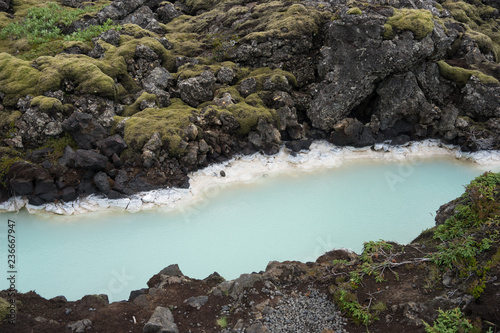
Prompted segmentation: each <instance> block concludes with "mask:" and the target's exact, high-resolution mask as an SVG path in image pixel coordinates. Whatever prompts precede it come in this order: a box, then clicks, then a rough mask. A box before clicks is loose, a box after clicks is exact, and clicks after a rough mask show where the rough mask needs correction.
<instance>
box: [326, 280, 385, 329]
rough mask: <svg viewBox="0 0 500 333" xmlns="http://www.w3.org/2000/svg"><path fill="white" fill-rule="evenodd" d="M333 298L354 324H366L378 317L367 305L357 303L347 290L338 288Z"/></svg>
mask: <svg viewBox="0 0 500 333" xmlns="http://www.w3.org/2000/svg"><path fill="white" fill-rule="evenodd" d="M334 298H335V301H336V302H337V304H338V306H339V307H340V309H341V310H342V311H345V312H346V313H347V315H348V316H349V317H351V318H352V320H353V321H354V322H355V323H356V324H358V325H359V324H363V325H365V326H368V325H369V324H371V323H373V322H374V321H375V320H378V317H376V316H375V314H373V313H371V312H370V310H369V308H368V307H365V306H362V305H361V304H359V302H358V301H357V299H356V296H355V295H354V294H352V293H350V292H349V291H346V290H344V289H338V290H337V291H336V292H335V293H334ZM377 307H378V308H379V309H381V308H383V307H382V306H380V305H378V306H377Z"/></svg>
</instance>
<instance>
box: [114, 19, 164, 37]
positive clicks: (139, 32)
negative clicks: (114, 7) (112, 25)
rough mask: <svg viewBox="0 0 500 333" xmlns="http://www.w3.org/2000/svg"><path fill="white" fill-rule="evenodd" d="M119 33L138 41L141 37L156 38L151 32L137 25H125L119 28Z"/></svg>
mask: <svg viewBox="0 0 500 333" xmlns="http://www.w3.org/2000/svg"><path fill="white" fill-rule="evenodd" d="M121 27H122V30H121V33H122V34H125V35H129V36H132V37H134V38H135V39H140V38H143V37H157V36H158V35H157V34H155V33H154V32H152V31H149V30H146V29H143V28H141V27H140V26H138V25H137V24H132V23H127V24H124V25H122V26H121Z"/></svg>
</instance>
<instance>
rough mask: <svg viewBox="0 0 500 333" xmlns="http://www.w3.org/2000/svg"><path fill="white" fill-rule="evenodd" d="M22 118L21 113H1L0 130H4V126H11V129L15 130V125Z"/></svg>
mask: <svg viewBox="0 0 500 333" xmlns="http://www.w3.org/2000/svg"><path fill="white" fill-rule="evenodd" d="M21 116H22V113H21V111H12V112H7V111H4V112H1V113H0V128H2V127H4V126H9V127H10V128H14V123H15V122H16V120H17V119H19V118H20V117H21Z"/></svg>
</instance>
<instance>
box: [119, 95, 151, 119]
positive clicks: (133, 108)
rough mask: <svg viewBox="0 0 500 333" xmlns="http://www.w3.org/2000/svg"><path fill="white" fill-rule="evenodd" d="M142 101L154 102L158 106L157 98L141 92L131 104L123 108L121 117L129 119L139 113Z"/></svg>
mask: <svg viewBox="0 0 500 333" xmlns="http://www.w3.org/2000/svg"><path fill="white" fill-rule="evenodd" d="M143 101H148V102H156V104H158V98H157V97H156V95H154V94H149V93H147V92H143V93H142V94H141V96H139V98H137V99H136V101H135V102H134V103H133V104H131V105H128V106H126V107H125V110H123V116H125V117H129V116H132V115H134V114H136V113H137V112H139V108H140V105H141V103H142V102H143Z"/></svg>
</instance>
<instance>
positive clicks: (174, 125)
mask: <svg viewBox="0 0 500 333" xmlns="http://www.w3.org/2000/svg"><path fill="white" fill-rule="evenodd" d="M171 102H172V104H171V105H170V106H169V107H166V108H159V109H149V108H148V109H144V110H143V111H141V112H137V113H136V114H134V115H133V116H132V117H130V118H128V119H127V120H126V122H125V135H124V139H125V141H126V142H127V144H128V145H129V147H130V148H131V149H133V150H134V151H137V152H139V151H141V150H142V147H143V146H144V144H145V143H146V142H147V141H148V140H149V139H150V138H151V136H152V135H153V133H155V132H158V133H160V136H161V139H162V141H163V143H164V145H165V144H166V145H167V147H168V150H169V153H171V154H174V155H182V154H183V153H184V151H183V150H182V148H181V147H180V143H181V141H182V138H183V137H184V131H183V130H182V128H184V127H186V126H187V125H189V123H190V121H189V116H191V115H192V114H193V112H196V110H195V109H193V108H192V107H190V106H189V105H187V104H185V103H184V102H182V101H181V100H180V99H178V98H173V99H171ZM123 119H124V118H123V117H116V119H115V120H116V122H119V121H121V120H123Z"/></svg>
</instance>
